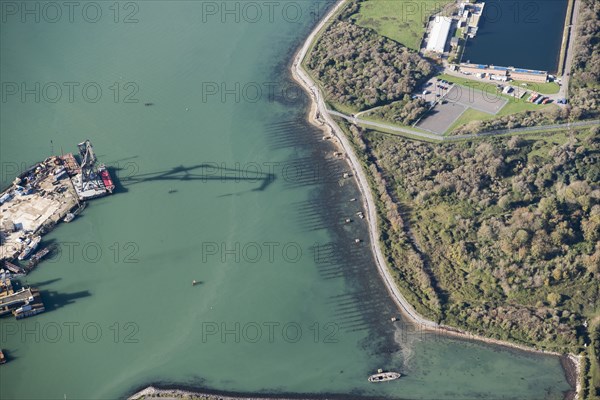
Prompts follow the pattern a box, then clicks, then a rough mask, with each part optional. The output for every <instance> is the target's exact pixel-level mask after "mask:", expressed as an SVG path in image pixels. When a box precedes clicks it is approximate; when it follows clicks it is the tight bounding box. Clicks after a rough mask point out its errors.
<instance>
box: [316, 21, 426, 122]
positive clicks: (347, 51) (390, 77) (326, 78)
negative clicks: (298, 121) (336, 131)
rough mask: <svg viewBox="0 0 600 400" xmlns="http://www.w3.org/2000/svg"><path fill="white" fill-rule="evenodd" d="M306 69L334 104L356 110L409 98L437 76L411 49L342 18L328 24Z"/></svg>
mask: <svg viewBox="0 0 600 400" xmlns="http://www.w3.org/2000/svg"><path fill="white" fill-rule="evenodd" d="M306 66H307V68H308V70H309V71H310V72H311V74H312V75H313V76H314V77H315V78H316V79H317V80H319V81H320V83H321V85H322V86H323V89H324V91H325V96H326V98H327V100H328V101H329V102H330V103H332V104H333V105H334V106H335V104H341V105H343V106H346V107H351V108H352V109H355V110H364V109H367V108H371V107H376V106H379V105H383V104H387V103H391V102H393V101H396V100H401V99H404V97H405V96H406V95H407V94H410V93H411V92H412V91H413V90H414V89H415V88H416V87H417V86H418V85H419V84H420V83H421V82H422V81H424V80H425V79H426V78H428V77H429V76H430V75H431V74H432V72H433V66H432V65H431V63H429V62H428V61H427V60H425V59H424V58H422V57H420V56H419V55H418V54H416V53H413V52H410V51H409V50H408V49H407V48H406V47H404V46H401V45H399V44H398V43H396V42H394V41H392V40H389V39H386V38H384V37H382V36H379V35H377V34H376V33H375V32H373V31H372V30H370V29H365V28H361V27H359V26H357V25H355V24H353V23H351V22H347V21H343V20H337V21H335V22H334V23H333V24H332V25H331V26H329V28H328V29H327V30H326V31H325V33H324V34H323V36H322V37H321V38H320V40H319V41H318V43H317V44H316V46H315V47H314V48H313V50H312V52H311V55H310V59H309V60H308V62H307V63H306ZM409 102H410V99H409Z"/></svg>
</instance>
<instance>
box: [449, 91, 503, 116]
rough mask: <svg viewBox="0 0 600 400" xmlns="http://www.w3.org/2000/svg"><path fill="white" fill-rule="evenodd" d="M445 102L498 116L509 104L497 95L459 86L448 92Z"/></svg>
mask: <svg viewBox="0 0 600 400" xmlns="http://www.w3.org/2000/svg"><path fill="white" fill-rule="evenodd" d="M444 100H446V101H448V102H454V103H458V104H462V105H463V106H466V107H470V108H473V109H475V110H479V111H483V112H485V113H488V114H497V113H498V112H499V111H500V110H501V109H502V107H504V106H505V105H506V103H507V102H508V100H507V99H505V98H504V97H502V96H500V95H499V94H497V93H491V92H486V91H482V90H480V89H477V88H468V87H465V86H458V85H453V86H452V88H450V90H448V93H447V94H446V96H444Z"/></svg>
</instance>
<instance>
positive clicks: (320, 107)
mask: <svg viewBox="0 0 600 400" xmlns="http://www.w3.org/2000/svg"><path fill="white" fill-rule="evenodd" d="M346 2H347V0H338V2H337V3H336V5H335V6H334V7H333V8H332V9H331V10H330V11H329V12H328V13H327V15H326V16H325V17H324V18H323V19H322V20H321V21H320V22H319V24H318V25H317V26H316V27H315V28H314V29H313V30H312V32H311V33H310V34H309V36H308V37H307V38H306V40H305V42H304V44H303V45H302V47H301V48H300V49H299V50H298V51H297V52H296V55H295V56H294V59H293V62H292V66H291V72H292V76H293V78H294V80H295V81H296V82H298V84H299V85H300V86H302V88H303V89H304V90H305V91H306V92H307V94H308V95H309V97H310V99H311V106H310V109H309V112H308V116H307V118H308V121H309V122H310V123H311V124H313V125H314V126H316V127H318V128H319V129H321V130H323V132H324V133H325V134H326V135H330V136H333V137H334V138H335V140H334V141H335V142H336V144H337V145H338V146H339V147H340V148H341V149H342V150H343V151H344V152H345V154H346V155H347V157H346V161H347V162H348V164H349V165H350V167H351V169H352V172H353V174H354V176H355V178H356V183H357V185H358V188H359V190H360V192H361V194H362V197H363V206H364V207H365V209H366V212H367V216H368V217H367V222H368V225H369V238H370V242H371V250H372V252H373V255H374V256H375V257H374V258H375V263H376V264H377V269H378V272H379V274H380V276H381V278H382V279H383V281H384V284H385V286H386V288H387V290H388V292H389V294H390V295H391V297H392V299H393V300H394V302H395V303H396V304H397V306H398V308H399V310H400V311H401V312H402V314H403V315H404V316H405V317H407V319H408V320H409V321H410V322H411V323H413V324H415V325H418V326H419V327H420V328H422V329H424V330H430V331H439V332H442V333H443V334H446V335H449V336H456V337H460V338H466V339H470V340H477V341H480V342H483V343H489V344H495V345H499V346H502V347H508V348H513V349H518V350H522V351H527V352H531V353H536V354H544V355H554V356H559V357H566V358H568V359H569V360H570V361H571V363H572V364H573V365H574V369H575V373H576V375H577V376H579V373H580V367H581V363H580V358H579V357H578V356H576V355H574V354H563V353H558V352H554V351H547V350H540V349H536V348H532V347H529V346H526V345H521V344H517V343H512V342H507V341H503V340H499V339H493V338H488V337H485V336H480V335H476V334H473V333H469V332H467V331H464V330H462V329H459V328H454V327H450V326H447V325H442V324H438V323H436V322H435V321H431V320H428V319H426V318H424V317H423V316H421V315H419V314H418V313H417V312H416V311H415V309H414V308H413V307H412V305H411V304H410V303H409V302H408V301H407V300H406V298H405V297H404V296H403V295H402V293H401V292H400V290H399V289H398V286H397V285H396V284H395V283H394V280H393V278H392V276H391V274H390V271H389V269H388V266H387V262H386V259H385V257H384V255H383V252H382V250H381V246H380V241H379V230H378V220H377V209H376V206H375V201H374V195H373V192H372V191H371V187H370V185H369V182H368V180H367V178H366V175H365V173H364V171H363V169H362V166H361V164H360V162H359V160H358V158H357V156H356V154H355V153H354V149H353V147H352V145H351V144H350V142H349V140H348V139H347V137H346V135H345V134H344V132H343V130H342V129H341V128H340V127H339V125H338V124H337V123H336V122H335V121H334V120H333V118H332V117H331V115H329V113H328V112H327V107H326V105H325V101H324V99H323V96H322V94H321V91H320V89H319V87H318V85H317V83H316V82H315V81H313V79H312V77H311V76H310V75H309V74H308V72H306V71H305V70H304V68H303V67H302V62H303V61H304V59H305V58H306V55H307V54H308V51H309V49H310V48H311V47H312V46H313V45H314V43H315V39H317V38H318V36H319V34H320V33H321V30H322V29H323V28H324V27H325V26H326V25H327V24H328V23H329V21H330V20H331V19H332V18H333V17H334V16H335V15H336V14H337V12H338V11H339V10H340V9H341V8H342V7H343V6H344V5H345V3H346ZM563 369H564V367H563ZM564 372H565V376H566V377H567V378H568V377H569V375H570V372H572V371H567V370H565V371H564ZM569 383H571V382H569ZM574 389H575V393H574V398H578V396H579V392H580V388H579V384H576V385H575V386H574Z"/></svg>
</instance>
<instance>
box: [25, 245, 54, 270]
mask: <svg viewBox="0 0 600 400" xmlns="http://www.w3.org/2000/svg"><path fill="white" fill-rule="evenodd" d="M48 253H50V248H48V247H44V248H43V249H41V250H40V251H38V252H37V253H35V254H34V255H32V256H31V260H29V265H27V268H28V269H29V270H30V271H31V270H32V269H33V268H35V267H36V266H37V265H38V264H39V263H40V261H42V258H44V257H45V256H46V255H48Z"/></svg>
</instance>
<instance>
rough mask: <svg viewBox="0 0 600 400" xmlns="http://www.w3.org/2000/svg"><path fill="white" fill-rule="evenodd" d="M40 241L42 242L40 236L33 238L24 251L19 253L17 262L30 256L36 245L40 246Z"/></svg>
mask: <svg viewBox="0 0 600 400" xmlns="http://www.w3.org/2000/svg"><path fill="white" fill-rule="evenodd" d="M41 241H42V237H41V236H35V237H34V238H33V239H31V242H29V244H28V245H27V247H25V250H23V251H22V252H21V254H19V257H18V258H19V261H22V260H24V259H26V258H27V257H29V256H30V255H31V253H33V251H34V250H35V249H36V248H37V246H38V244H40V242H41Z"/></svg>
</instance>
